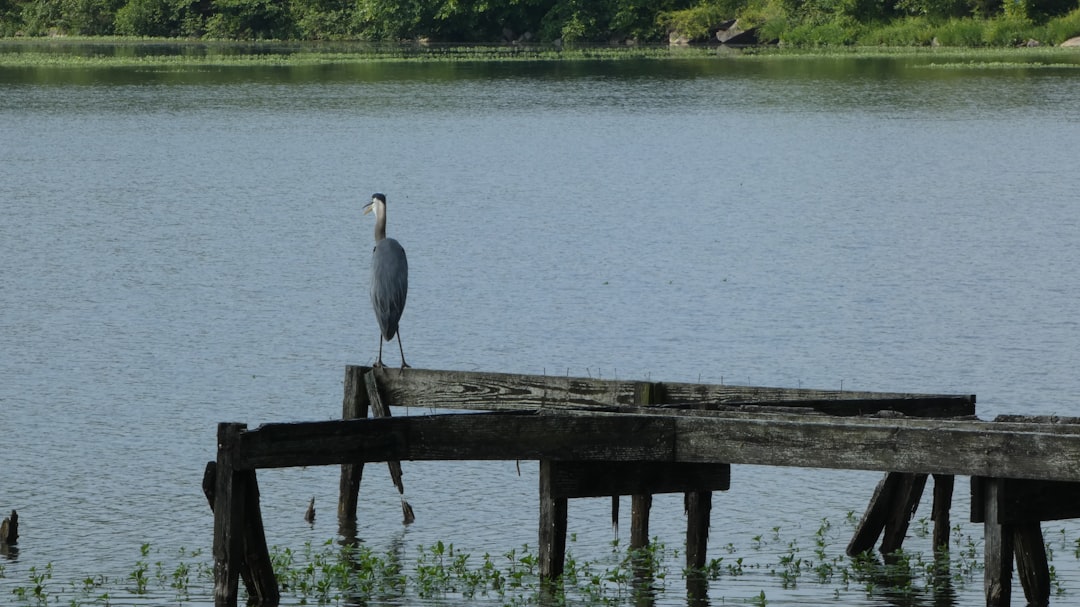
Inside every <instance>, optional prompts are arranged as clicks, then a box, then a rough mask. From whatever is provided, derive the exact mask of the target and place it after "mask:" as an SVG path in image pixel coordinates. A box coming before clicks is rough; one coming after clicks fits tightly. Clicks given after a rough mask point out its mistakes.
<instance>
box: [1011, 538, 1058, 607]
mask: <svg viewBox="0 0 1080 607" xmlns="http://www.w3.org/2000/svg"><path fill="white" fill-rule="evenodd" d="M1010 527H1012V528H1013V534H1012V536H1013V546H1014V548H1015V554H1016V573H1017V575H1018V576H1019V577H1020V583H1021V585H1023V587H1024V597H1025V598H1027V602H1028V605H1030V606H1034V607H1042V606H1044V605H1048V604H1049V603H1050V566H1049V563H1047V561H1046V546H1045V545H1044V543H1043V536H1042V526H1041V525H1040V524H1039V523H1038V521H1035V522H1030V523H1018V524H1015V525H1010Z"/></svg>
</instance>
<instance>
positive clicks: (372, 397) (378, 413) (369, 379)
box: [364, 367, 416, 525]
mask: <svg viewBox="0 0 1080 607" xmlns="http://www.w3.org/2000/svg"><path fill="white" fill-rule="evenodd" d="M376 373H379V374H384V373H386V368H385V367H383V368H381V369H377V370H376V369H372V370H371V371H368V372H367V373H365V374H364V387H365V388H366V390H367V397H368V403H370V404H371V412H372V413H374V414H375V417H390V407H389V406H387V405H386V403H384V402H383V399H382V396H380V395H379V385H378V380H377V379H376V377H375V374H376ZM386 465H387V467H389V468H390V478H391V480H393V481H394V486H395V487H397V490H398V495H399V496H401V513H402V516H403V517H404V520H403V522H404V523H405V524H406V525H411V524H412V523H413V522H414V521H415V520H416V516H415V515H414V514H413V509H412V506H410V505H409V502H408V501H407V500H406V499H405V484H404V483H403V482H402V480H401V474H402V472H401V462H400V461H398V460H388V461H387V462H386Z"/></svg>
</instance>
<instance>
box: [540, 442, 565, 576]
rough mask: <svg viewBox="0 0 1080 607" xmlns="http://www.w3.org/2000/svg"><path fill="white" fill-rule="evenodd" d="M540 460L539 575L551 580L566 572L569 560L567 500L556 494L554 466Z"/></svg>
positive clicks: (553, 463) (554, 464)
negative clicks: (567, 558)
mask: <svg viewBox="0 0 1080 607" xmlns="http://www.w3.org/2000/svg"><path fill="white" fill-rule="evenodd" d="M557 465H558V463H557V462H553V461H551V460H544V459H542V460H540V577H541V578H542V579H547V580H552V579H555V578H557V577H559V576H560V575H562V572H563V566H564V564H565V563H564V561H565V559H566V501H567V498H565V497H555V491H554V479H555V471H554V467H555V466H557Z"/></svg>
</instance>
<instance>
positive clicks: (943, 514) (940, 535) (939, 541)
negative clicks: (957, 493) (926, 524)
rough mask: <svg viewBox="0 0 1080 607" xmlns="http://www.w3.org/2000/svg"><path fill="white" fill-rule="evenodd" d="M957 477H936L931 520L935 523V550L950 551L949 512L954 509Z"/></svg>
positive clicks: (938, 475) (943, 475) (940, 475)
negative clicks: (954, 487)
mask: <svg viewBox="0 0 1080 607" xmlns="http://www.w3.org/2000/svg"><path fill="white" fill-rule="evenodd" d="M954 484H955V477H954V476H952V475H951V474H935V475H934V506H933V509H932V510H931V514H930V518H931V519H932V520H933V521H934V532H933V533H934V535H933V547H934V550H948V548H949V533H950V532H951V530H952V529H951V526H950V525H951V523H950V521H949V510H950V509H951V508H952V495H953V485H954Z"/></svg>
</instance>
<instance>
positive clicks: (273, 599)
mask: <svg viewBox="0 0 1080 607" xmlns="http://www.w3.org/2000/svg"><path fill="white" fill-rule="evenodd" d="M246 427H247V426H246V425H244V424H219V425H218V459H217V461H216V462H212V463H213V464H214V465H213V466H212V467H211V466H209V465H208V466H207V470H206V473H205V474H204V477H203V490H204V491H205V492H206V493H207V498H208V499H211V504H212V505H211V510H213V512H214V548H213V550H214V605H215V606H216V607H235V606H236V604H237V595H238V587H239V580H240V578H243V580H244V585H245V588H246V589H247V592H248V603H249V604H252V605H259V606H261V607H273V606H275V605H277V604H278V602H279V601H280V599H281V596H280V592H279V590H278V586H277V579H276V578H275V577H274V569H273V565H272V563H271V562H270V553H269V550H268V548H267V546H266V534H265V531H264V529H263V522H262V512H261V510H260V508H259V485H258V481H257V480H256V478H255V470H253V469H246V470H237V469H236V467H235V461H234V455H235V449H236V447H237V445H238V443H239V437H240V434H241V433H242V432H243V431H244V429H245V428H246ZM210 474H213V476H214V477H215V481H214V483H213V485H212V487H213V489H212V490H210V483H209V482H208V479H207V477H208V476H210Z"/></svg>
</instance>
